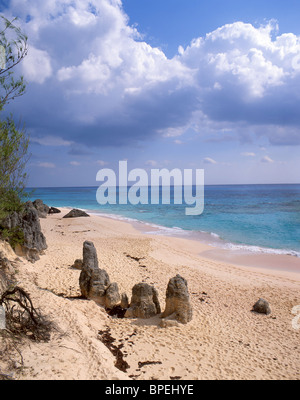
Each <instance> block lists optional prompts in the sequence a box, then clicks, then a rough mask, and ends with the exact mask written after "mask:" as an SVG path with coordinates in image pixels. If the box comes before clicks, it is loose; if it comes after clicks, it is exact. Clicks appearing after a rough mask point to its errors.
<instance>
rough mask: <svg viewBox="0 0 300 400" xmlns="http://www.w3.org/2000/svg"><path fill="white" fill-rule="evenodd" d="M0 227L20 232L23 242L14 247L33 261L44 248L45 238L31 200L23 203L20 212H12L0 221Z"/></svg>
mask: <svg viewBox="0 0 300 400" xmlns="http://www.w3.org/2000/svg"><path fill="white" fill-rule="evenodd" d="M0 229H7V230H9V231H13V230H18V231H20V232H21V233H22V236H23V243H22V244H17V245H16V246H15V248H14V250H15V252H16V254H17V255H19V256H22V257H26V258H27V259H28V260H29V261H31V262H35V261H37V260H38V259H39V255H40V254H41V253H42V252H43V251H44V250H46V248H47V243H46V238H45V236H44V234H43V233H42V230H41V225H40V220H39V215H38V211H37V209H36V208H35V207H34V206H33V204H32V202H31V201H28V202H27V203H25V205H24V209H23V211H22V212H19V213H17V212H13V213H11V214H10V215H9V216H7V217H6V218H4V219H3V220H2V221H1V222H0Z"/></svg>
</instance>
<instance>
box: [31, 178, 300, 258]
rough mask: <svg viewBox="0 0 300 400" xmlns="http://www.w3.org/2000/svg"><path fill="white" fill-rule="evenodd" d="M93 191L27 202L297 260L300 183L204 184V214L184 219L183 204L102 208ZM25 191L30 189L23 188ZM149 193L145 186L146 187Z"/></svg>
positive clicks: (56, 191)
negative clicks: (142, 224) (72, 209)
mask: <svg viewBox="0 0 300 400" xmlns="http://www.w3.org/2000/svg"><path fill="white" fill-rule="evenodd" d="M97 189H98V188H97V187H66V188H35V189H34V191H33V193H31V194H30V200H32V201H33V200H35V199H38V198H39V199H42V200H43V201H44V203H45V204H47V205H49V206H53V207H58V208H59V207H68V208H79V209H83V210H87V211H88V212H90V213H93V214H98V215H104V216H108V217H111V218H116V219H120V220H126V221H129V222H130V221H132V222H134V221H140V222H142V223H144V227H145V228H146V229H144V231H145V230H146V231H147V232H149V233H152V234H157V235H159V234H163V235H172V236H180V237H182V236H183V237H191V238H199V239H200V240H202V242H204V243H207V244H212V245H214V246H218V247H221V248H224V249H233V250H234V249H236V250H245V251H248V252H249V251H250V252H254V253H270V254H290V255H294V256H297V257H300V185H299V184H295V185H289V184H287V185H216V186H209V185H207V186H205V190H204V193H205V202H204V212H203V213H202V214H201V215H197V216H187V215H185V211H184V210H185V207H187V205H186V204H181V205H177V204H173V198H172V196H173V195H174V193H173V191H172V190H171V201H170V202H171V204H170V205H163V204H158V205H151V204H148V205H142V204H139V205H131V204H127V205H119V204H117V205H109V204H108V205H105V206H100V205H99V204H98V203H97V200H96V192H97ZM27 190H28V192H29V193H30V192H31V191H32V189H31V188H28V189H27ZM149 191H150V188H149Z"/></svg>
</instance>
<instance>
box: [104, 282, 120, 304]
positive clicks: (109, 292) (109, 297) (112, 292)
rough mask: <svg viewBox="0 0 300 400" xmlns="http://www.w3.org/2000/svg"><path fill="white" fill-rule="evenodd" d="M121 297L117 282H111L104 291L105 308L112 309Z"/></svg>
mask: <svg viewBox="0 0 300 400" xmlns="http://www.w3.org/2000/svg"><path fill="white" fill-rule="evenodd" d="M120 301H121V297H120V293H119V287H118V284H117V283H115V282H114V283H112V284H111V285H109V286H108V288H107V289H106V291H105V308H107V309H109V310H112V309H113V308H114V307H116V306H117V305H118V304H120Z"/></svg>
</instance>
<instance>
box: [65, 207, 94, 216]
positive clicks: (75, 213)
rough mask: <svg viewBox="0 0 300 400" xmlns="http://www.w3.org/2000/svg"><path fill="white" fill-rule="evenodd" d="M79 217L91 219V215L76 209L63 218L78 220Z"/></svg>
mask: <svg viewBox="0 0 300 400" xmlns="http://www.w3.org/2000/svg"><path fill="white" fill-rule="evenodd" d="M78 217H89V215H88V214H87V213H86V212H85V211H82V210H77V209H76V208H74V209H73V210H71V211H70V212H69V213H68V214H66V215H65V216H64V217H63V218H78Z"/></svg>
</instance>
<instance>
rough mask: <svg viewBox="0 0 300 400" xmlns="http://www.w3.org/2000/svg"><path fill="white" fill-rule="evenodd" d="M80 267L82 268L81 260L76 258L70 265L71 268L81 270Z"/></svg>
mask: <svg viewBox="0 0 300 400" xmlns="http://www.w3.org/2000/svg"><path fill="white" fill-rule="evenodd" d="M82 266H83V260H81V258H78V259H77V260H75V261H74V264H73V265H72V267H71V268H74V269H80V270H81V269H82Z"/></svg>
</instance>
